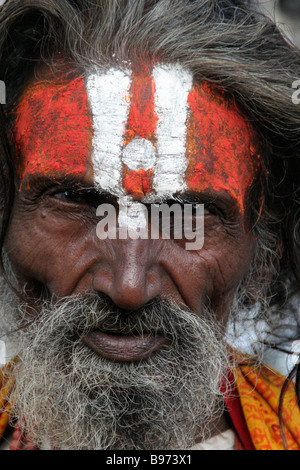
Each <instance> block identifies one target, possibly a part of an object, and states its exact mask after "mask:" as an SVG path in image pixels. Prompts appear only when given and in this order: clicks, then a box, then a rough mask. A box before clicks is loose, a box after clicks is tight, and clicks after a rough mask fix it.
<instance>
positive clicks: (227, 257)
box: [166, 218, 255, 321]
mask: <svg viewBox="0 0 300 470" xmlns="http://www.w3.org/2000/svg"><path fill="white" fill-rule="evenodd" d="M254 246H255V242H254V240H253V237H252V235H251V234H245V233H244V232H243V231H242V229H241V228H240V227H239V228H237V229H236V233H233V232H232V231H231V233H229V232H228V231H227V230H225V229H224V227H222V226H221V225H218V224H217V223H216V221H215V220H214V218H211V222H210V221H207V223H206V233H205V239H204V246H203V248H202V249H201V250H199V251H183V250H182V249H180V248H179V247H177V245H176V244H173V247H172V250H170V251H169V252H168V253H167V255H166V260H167V258H168V262H169V270H170V271H171V272H172V276H173V278H174V279H175V281H176V284H177V286H178V289H179V291H180V292H181V293H182V297H183V298H184V301H185V303H186V304H187V305H188V307H189V308H191V309H192V310H193V311H194V312H196V313H198V314H199V315H200V314H201V313H202V308H203V305H209V306H210V307H212V308H213V310H214V311H215V312H216V315H217V317H218V319H219V320H220V321H226V318H227V313H228V308H229V307H230V304H231V302H232V300H233V296H234V294H235V292H236V289H237V287H238V285H239V283H240V281H241V279H243V277H244V276H245V274H246V273H247V271H248V269H249V266H250V264H251V260H252V258H253V253H254ZM174 247H175V248H174ZM166 262H167V261H166Z"/></svg>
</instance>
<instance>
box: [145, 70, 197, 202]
mask: <svg viewBox="0 0 300 470" xmlns="http://www.w3.org/2000/svg"><path fill="white" fill-rule="evenodd" d="M153 77H154V79H155V86H156V112H157V115H158V118H159V121H158V126H157V134H156V135H157V154H158V160H157V162H156V165H155V175H154V180H153V186H154V189H155V191H156V193H157V194H159V195H162V194H169V193H174V192H176V191H183V190H184V189H185V182H184V175H185V171H186V168H187V158H186V155H185V154H186V120H187V111H188V103H187V98H188V94H189V92H190V90H191V88H192V84H193V77H192V74H191V73H190V72H188V71H186V70H184V69H183V68H182V67H181V66H180V65H173V64H169V65H160V66H157V67H155V68H154V70H153Z"/></svg>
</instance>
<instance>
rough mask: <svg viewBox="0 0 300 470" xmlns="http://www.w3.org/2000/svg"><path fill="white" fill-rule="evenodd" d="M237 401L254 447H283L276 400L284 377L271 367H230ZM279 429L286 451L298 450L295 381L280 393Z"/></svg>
mask: <svg viewBox="0 0 300 470" xmlns="http://www.w3.org/2000/svg"><path fill="white" fill-rule="evenodd" d="M233 375H234V378H235V383H236V388H237V391H238V395H239V401H240V403H241V407H242V410H243V414H244V417H245V422H246V423H247V428H248V431H249V434H250V436H251V440H252V443H253V445H254V448H255V449H256V450H283V449H285V446H284V442H283V438H282V435H281V431H280V422H279V416H278V414H279V400H280V392H281V390H282V387H283V384H284V382H285V380H286V378H285V377H284V376H282V375H281V374H279V373H278V372H276V371H274V370H273V369H271V368H269V367H267V366H262V367H260V368H255V367H253V366H250V365H246V364H244V365H241V366H239V367H237V368H235V369H234V370H233ZM281 413H282V424H283V426H282V430H283V434H284V439H285V441H286V448H287V449H288V450H300V410H299V407H298V405H297V400H296V393H295V384H294V383H290V385H289V386H288V387H287V389H286V391H285V393H284V399H283V405H282V412H281Z"/></svg>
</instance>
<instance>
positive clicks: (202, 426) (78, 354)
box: [6, 295, 230, 450]
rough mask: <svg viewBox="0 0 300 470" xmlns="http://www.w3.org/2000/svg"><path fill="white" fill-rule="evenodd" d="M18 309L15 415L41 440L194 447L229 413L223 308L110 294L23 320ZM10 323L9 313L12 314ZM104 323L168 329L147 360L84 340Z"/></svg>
mask: <svg viewBox="0 0 300 470" xmlns="http://www.w3.org/2000/svg"><path fill="white" fill-rule="evenodd" d="M25 310H26V308H25V307H23V308H22V307H21V306H19V307H18V308H17V309H13V313H12V316H13V317H14V318H13V319H12V320H11V324H14V326H16V325H18V328H19V332H18V333H17V336H18V340H17V341H18V343H19V344H20V348H21V350H20V356H21V361H19V363H18V365H17V366H16V385H15V396H16V401H15V403H14V416H15V418H16V419H18V421H19V424H20V425H21V426H22V427H23V431H24V432H25V433H26V432H28V433H30V439H31V441H32V442H34V443H35V444H36V445H37V446H41V445H43V444H45V443H46V442H47V443H48V445H49V446H50V447H51V448H58V449H76V450H88V449H95V450H100V449H102V450H120V449H122V450H158V449H164V450H169V449H188V448H189V447H191V446H192V445H193V444H194V443H195V439H196V438H197V439H198V440H202V439H204V438H206V437H208V429H209V428H210V426H211V423H212V422H214V421H215V420H216V419H217V418H218V417H219V416H221V415H222V413H223V411H224V409H223V399H222V393H221V391H220V384H221V383H223V384H224V383H225V382H226V376H227V371H228V368H229V367H230V364H229V363H230V361H229V354H228V349H227V346H226V344H225V341H223V340H222V339H221V337H222V334H221V332H220V331H219V330H218V328H217V326H216V321H215V318H214V315H213V313H212V312H211V311H209V310H208V309H205V310H204V312H203V313H202V315H201V316H197V315H195V314H194V313H193V312H191V311H188V310H185V309H182V308H180V307H179V306H178V305H176V304H174V303H172V302H166V301H161V300H159V299H158V300H155V301H153V302H151V303H150V304H147V305H145V306H144V307H143V308H141V309H139V310H137V311H133V312H125V311H122V310H121V309H119V308H118V307H116V306H115V305H114V304H113V303H112V302H111V301H110V299H109V298H107V297H106V296H104V295H103V296H102V295H85V296H80V297H69V298H66V299H60V300H48V301H44V302H43V303H40V305H39V314H38V315H36V316H35V318H34V319H33V320H32V321H31V322H30V324H28V325H27V326H26V327H24V319H25V318H27V319H28V317H27V316H26V314H25V313H24V312H25ZM6 321H7V316H6ZM95 329H100V330H104V331H112V332H116V333H117V334H124V335H138V336H142V335H144V334H151V335H153V336H155V335H158V334H159V335H163V336H164V337H165V338H167V340H168V341H167V342H166V344H165V345H164V346H162V347H161V349H159V350H158V351H156V352H155V353H154V354H152V355H151V356H150V357H148V358H147V359H144V360H141V361H139V362H113V361H110V360H108V359H105V358H103V357H102V356H99V355H98V354H97V353H95V352H94V351H92V350H91V349H90V348H89V347H88V346H87V345H86V344H85V343H84V342H83V341H82V339H83V337H84V336H85V335H87V334H89V333H90V332H92V331H94V330H95Z"/></svg>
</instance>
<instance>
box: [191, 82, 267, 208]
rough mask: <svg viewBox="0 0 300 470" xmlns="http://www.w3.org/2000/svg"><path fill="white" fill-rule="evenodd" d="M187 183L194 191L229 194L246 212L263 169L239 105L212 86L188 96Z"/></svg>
mask: <svg viewBox="0 0 300 470" xmlns="http://www.w3.org/2000/svg"><path fill="white" fill-rule="evenodd" d="M188 104H189V106H190V109H191V113H190V116H189V119H188V123H187V152H186V155H187V158H188V168H187V172H186V180H187V183H188V187H189V188H190V189H191V190H193V191H198V192H201V191H203V190H210V189H211V190H213V191H227V192H228V193H229V194H230V195H231V196H232V197H234V198H235V199H236V201H237V202H238V205H239V207H240V210H241V211H242V212H243V211H244V198H245V194H246V191H247V189H248V188H249V187H250V185H251V183H252V182H253V180H254V177H255V174H256V173H257V169H258V167H259V156H258V155H257V154H256V150H255V138H254V133H253V131H251V129H250V127H249V125H248V124H247V122H246V120H245V119H244V118H243V117H242V116H241V114H240V112H239V110H238V108H237V106H236V105H235V104H234V103H233V102H229V101H228V100H227V99H225V98H223V96H222V95H221V94H219V92H217V91H216V90H213V88H212V87H210V86H209V85H206V84H204V85H201V86H200V85H199V86H194V87H193V89H192V90H191V92H190V93H189V96H188Z"/></svg>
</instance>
